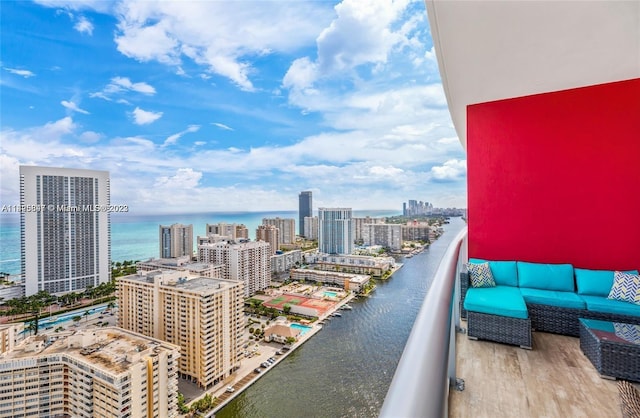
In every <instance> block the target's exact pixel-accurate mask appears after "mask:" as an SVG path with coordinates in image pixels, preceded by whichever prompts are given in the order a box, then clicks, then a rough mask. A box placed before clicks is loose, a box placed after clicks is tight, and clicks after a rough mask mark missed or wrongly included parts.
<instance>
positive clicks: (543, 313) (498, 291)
mask: <svg viewBox="0 0 640 418" xmlns="http://www.w3.org/2000/svg"><path fill="white" fill-rule="evenodd" d="M484 262H487V261H486V260H480V259H473V258H472V259H470V260H469V263H471V264H481V263H484ZM488 263H489V267H490V270H491V272H492V275H493V278H494V280H495V286H493V287H477V288H474V287H471V283H470V277H469V273H467V272H463V273H461V275H460V290H461V298H460V300H461V302H460V312H461V316H462V317H463V318H465V317H466V318H467V334H468V336H469V337H470V338H476V339H485V340H491V341H496V342H501V343H506V344H513V345H519V346H521V347H523V348H531V330H535V331H544V332H552V333H556V334H563V335H571V336H574V337H577V336H579V335H580V332H579V323H578V318H591V319H601V320H606V321H612V322H624V323H629V324H640V305H638V304H635V303H631V302H625V301H620V300H613V299H608V295H609V292H610V291H611V287H612V286H613V282H614V271H608V270H588V269H579V268H574V267H573V266H572V265H571V264H543V263H529V262H522V261H488ZM628 273H631V274H638V271H637V270H633V271H629V272H628Z"/></svg>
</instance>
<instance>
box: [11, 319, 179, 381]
mask: <svg viewBox="0 0 640 418" xmlns="http://www.w3.org/2000/svg"><path fill="white" fill-rule="evenodd" d="M157 348H161V349H164V350H179V347H178V346H174V345H172V344H169V343H165V342H162V341H159V340H155V339H153V338H148V337H145V336H142V335H139V334H136V333H133V332H130V331H127V330H124V329H121V328H116V327H107V328H92V329H86V330H80V331H76V332H75V333H65V334H60V335H59V336H58V338H52V337H48V336H44V335H38V336H32V337H28V338H26V339H25V340H24V341H23V342H22V343H21V344H19V345H18V346H17V347H16V348H15V349H14V350H11V351H9V352H6V353H4V354H3V355H2V356H0V361H9V360H19V359H30V358H34V357H41V356H47V355H53V354H61V353H64V354H66V355H68V356H73V357H75V358H77V359H79V360H81V361H85V362H89V363H92V365H94V366H95V367H96V368H99V369H102V370H103V371H106V372H109V373H111V374H120V373H124V372H126V371H127V370H129V368H130V366H131V364H134V363H136V362H139V361H144V360H143V359H142V358H141V356H142V355H144V354H145V352H146V354H149V353H150V351H151V350H154V349H157ZM147 350H148V351H147Z"/></svg>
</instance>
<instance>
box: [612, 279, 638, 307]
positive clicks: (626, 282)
mask: <svg viewBox="0 0 640 418" xmlns="http://www.w3.org/2000/svg"><path fill="white" fill-rule="evenodd" d="M607 298H608V299H615V300H621V301H624V302H631V303H635V304H636V305H640V275H637V274H629V273H624V272H622V271H616V272H615V274H614V276H613V286H612V287H611V292H609V296H608V297H607Z"/></svg>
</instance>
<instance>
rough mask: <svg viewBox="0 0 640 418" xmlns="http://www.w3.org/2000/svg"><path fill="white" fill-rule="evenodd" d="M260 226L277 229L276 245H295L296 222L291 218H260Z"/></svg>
mask: <svg viewBox="0 0 640 418" xmlns="http://www.w3.org/2000/svg"><path fill="white" fill-rule="evenodd" d="M262 225H273V226H275V227H276V228H278V231H279V234H278V244H295V242H296V220H295V219H291V218H286V219H283V218H262Z"/></svg>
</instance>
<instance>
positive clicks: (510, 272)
mask: <svg viewBox="0 0 640 418" xmlns="http://www.w3.org/2000/svg"><path fill="white" fill-rule="evenodd" d="M487 261H489V260H482V259H480V258H470V259H469V263H471V264H481V263H485V262H487ZM489 268H490V269H491V273H493V279H494V280H495V281H496V284H497V285H502V286H513V287H516V286H518V270H517V269H516V262H515V261H489Z"/></svg>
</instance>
